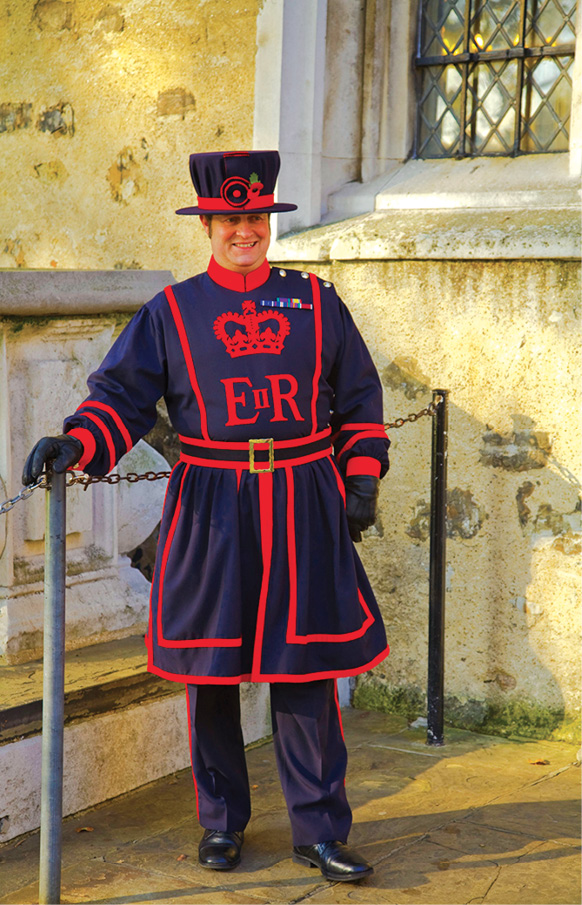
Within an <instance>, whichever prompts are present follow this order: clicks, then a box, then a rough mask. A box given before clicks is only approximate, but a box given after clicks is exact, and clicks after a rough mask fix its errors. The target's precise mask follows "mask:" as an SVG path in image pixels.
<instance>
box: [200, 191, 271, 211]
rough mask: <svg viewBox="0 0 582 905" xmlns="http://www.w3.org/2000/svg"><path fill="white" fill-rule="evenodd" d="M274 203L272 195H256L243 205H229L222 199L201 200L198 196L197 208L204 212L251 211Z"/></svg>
mask: <svg viewBox="0 0 582 905" xmlns="http://www.w3.org/2000/svg"><path fill="white" fill-rule="evenodd" d="M274 203H275V196H274V195H256V196H253V197H251V198H249V199H248V201H245V202H244V204H229V203H228V201H225V200H224V198H201V197H200V195H198V207H200V208H202V210H206V211H210V210H214V211H253V210H255V209H256V208H258V207H261V208H263V207H272V206H273V204H274Z"/></svg>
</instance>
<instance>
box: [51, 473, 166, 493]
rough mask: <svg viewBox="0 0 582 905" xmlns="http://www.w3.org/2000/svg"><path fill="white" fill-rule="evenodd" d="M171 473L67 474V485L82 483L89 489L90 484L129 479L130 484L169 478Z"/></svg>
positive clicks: (110, 482) (85, 488)
mask: <svg viewBox="0 0 582 905" xmlns="http://www.w3.org/2000/svg"><path fill="white" fill-rule="evenodd" d="M171 474H172V472H171V471H146V472H144V474H137V472H135V471H129V472H128V473H127V474H126V475H122V474H106V475H88V474H82V475H72V474H67V487H71V486H72V485H73V484H81V485H82V486H83V490H87V488H88V487H89V485H90V484H119V483H120V481H128V482H129V483H130V484H137V482H138V481H159V480H160V479H161V478H169V477H170V475H171Z"/></svg>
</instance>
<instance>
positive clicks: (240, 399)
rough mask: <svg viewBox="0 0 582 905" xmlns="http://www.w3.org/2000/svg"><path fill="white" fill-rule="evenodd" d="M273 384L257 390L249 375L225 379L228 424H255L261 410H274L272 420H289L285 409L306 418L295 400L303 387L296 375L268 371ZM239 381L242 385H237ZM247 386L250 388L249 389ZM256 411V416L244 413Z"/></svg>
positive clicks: (268, 376) (295, 417) (294, 415)
mask: <svg viewBox="0 0 582 905" xmlns="http://www.w3.org/2000/svg"><path fill="white" fill-rule="evenodd" d="M265 376H266V379H267V380H268V381H269V383H270V387H261V388H260V389H255V387H253V385H252V383H251V380H250V378H249V377H227V378H225V379H223V380H221V383H223V384H224V391H225V393H226V407H227V410H228V421H227V422H226V425H225V426H226V427H234V426H236V425H239V424H254V423H255V421H256V420H257V418H258V417H259V414H260V409H271V408H272V411H273V417H272V418H270V419H269V420H270V421H289V420H290V419H289V418H288V417H285V415H284V414H283V403H285V406H286V408H285V412H287V414H290V415H292V416H293V420H294V421H305V418H303V417H302V416H301V412H300V411H299V408H298V407H297V403H296V402H295V396H296V395H297V390H298V389H299V387H298V385H297V381H296V379H295V377H294V376H293V374H266V375H265ZM237 384H238V386H237ZM245 387H248V389H246V390H245ZM252 411H255V414H254V415H251V416H250V417H247V418H244V417H242V416H243V415H244V414H247V413H250V412H252Z"/></svg>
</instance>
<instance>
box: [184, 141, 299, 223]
mask: <svg viewBox="0 0 582 905" xmlns="http://www.w3.org/2000/svg"><path fill="white" fill-rule="evenodd" d="M280 166H281V158H280V157H279V152H278V151H211V152H210V153H208V154H191V155H190V176H191V177H192V182H193V183H194V188H195V189H196V193H197V195H198V205H197V206H196V207H181V208H180V210H177V211H176V213H177V214H225V213H232V212H233V211H235V212H237V211H238V213H241V214H245V213H248V212H249V211H253V212H254V213H257V214H264V213H273V214H275V213H277V212H281V211H295V210H297V205H296V204H283V203H281V204H279V203H275V198H274V192H275V183H276V181H277V175H278V173H279V167H280Z"/></svg>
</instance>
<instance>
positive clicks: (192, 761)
mask: <svg viewBox="0 0 582 905" xmlns="http://www.w3.org/2000/svg"><path fill="white" fill-rule="evenodd" d="M184 687H185V689H186V709H187V711H188V742H189V745H190V763H191V764H192V779H193V780H194V794H195V796H196V817H197V819H198V820H200V808H199V806H198V783H197V782H196V774H195V773H194V752H193V751H192V741H193V738H192V717H191V716H190V701H189V699H188V685H185V686H184Z"/></svg>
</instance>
